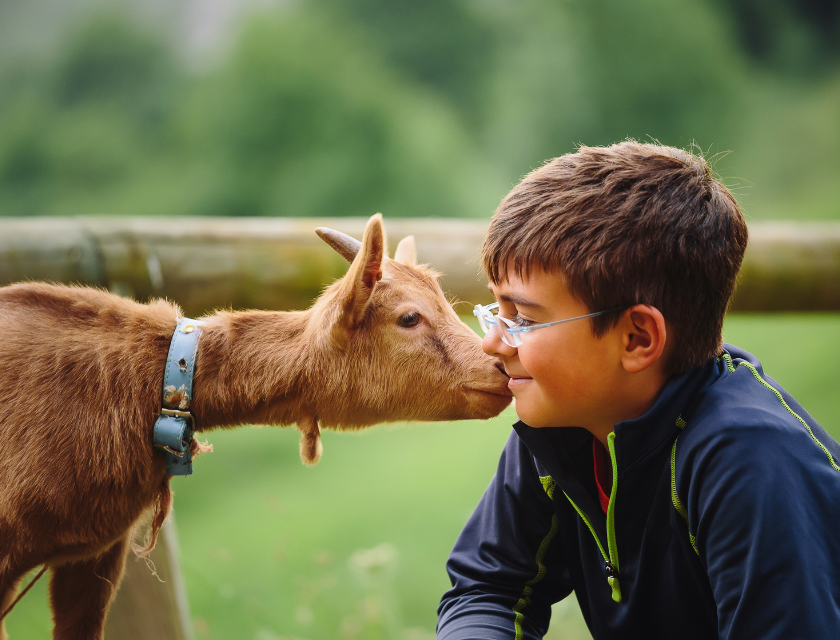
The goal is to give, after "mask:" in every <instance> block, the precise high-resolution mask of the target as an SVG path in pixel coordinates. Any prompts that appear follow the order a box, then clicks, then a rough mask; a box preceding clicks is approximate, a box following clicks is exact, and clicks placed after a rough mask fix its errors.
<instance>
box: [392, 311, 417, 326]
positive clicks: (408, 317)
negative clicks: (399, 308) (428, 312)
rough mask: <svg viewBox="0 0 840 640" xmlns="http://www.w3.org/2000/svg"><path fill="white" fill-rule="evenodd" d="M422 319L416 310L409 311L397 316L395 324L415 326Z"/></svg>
mask: <svg viewBox="0 0 840 640" xmlns="http://www.w3.org/2000/svg"><path fill="white" fill-rule="evenodd" d="M422 319H423V317H422V316H421V315H420V314H419V313H417V312H416V311H409V312H408V313H404V314H402V315H401V316H400V317H399V319H398V320H397V324H398V325H400V326H401V327H416V326H417V325H418V324H420V320H422Z"/></svg>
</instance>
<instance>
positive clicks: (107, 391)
mask: <svg viewBox="0 0 840 640" xmlns="http://www.w3.org/2000/svg"><path fill="white" fill-rule="evenodd" d="M319 235H321V237H322V238H324V239H325V240H326V241H327V242H328V243H329V244H330V245H331V246H333V248H335V249H336V250H338V251H339V253H341V254H342V255H343V256H344V257H345V258H347V259H348V260H349V261H351V266H350V269H349V270H348V272H347V274H346V275H345V276H344V277H343V278H342V279H340V280H338V281H337V282H335V283H334V284H332V285H331V286H329V287H328V288H327V289H326V290H325V291H324V293H323V294H322V295H321V296H320V298H319V299H318V300H317V301H316V302H315V304H314V305H313V306H312V307H311V308H310V309H308V310H306V311H299V312H289V313H281V312H265V311H243V312H236V313H233V312H227V311H219V312H216V313H215V314H213V315H210V316H208V317H205V318H203V321H204V323H205V324H204V325H202V327H201V331H202V335H201V337H200V340H199V342H198V352H197V355H196V363H195V377H194V386H193V398H192V399H191V401H190V407H189V409H190V411H191V412H192V415H193V418H194V420H195V424H194V427H195V429H196V431H197V432H202V431H208V430H211V429H215V428H219V427H234V426H239V425H243V424H272V425H290V424H297V427H298V429H299V430H300V431H301V433H302V436H301V447H300V453H301V458H302V459H303V461H304V462H305V463H307V464H313V463H315V462H317V460H318V459H319V457H320V455H321V450H322V449H321V441H320V429H321V428H331V429H359V428H362V427H365V426H369V425H373V424H376V423H380V422H387V421H395V420H457V419H465V418H482V419H484V418H490V417H492V416H495V415H497V414H498V413H499V412H501V410H502V409H504V408H505V407H506V406H507V405H508V403H509V402H510V400H511V396H510V392H509V390H508V388H507V377H506V376H505V375H504V373H503V372H502V371H501V370H500V367H499V366H498V363H497V362H496V361H495V360H494V359H493V358H491V357H489V356H487V355H485V354H484V353H483V352H482V350H481V346H480V340H479V338H478V336H476V335H475V334H474V333H473V332H472V331H471V330H470V329H469V328H468V327H467V326H466V325H464V324H463V323H462V322H461V321H460V320H459V319H458V316H457V315H456V314H455V312H454V311H453V310H452V308H451V307H450V306H449V304H448V303H447V301H446V299H445V298H444V295H443V292H442V291H441V289H440V286H439V285H438V283H437V275H438V274H436V273H435V272H434V271H432V270H431V269H428V268H427V267H425V266H423V265H417V264H416V258H415V251H414V244H413V239H412V238H410V237H409V238H406V239H404V240H403V241H402V242H401V243H400V244H399V246H398V247H397V250H396V255H395V257H394V259H393V260H390V259H388V257H387V255H386V239H385V234H384V230H383V227H382V219H381V216H380V215H379V214H377V215H375V216H373V217H372V218H371V219H370V221H369V222H368V224H367V227H366V229H365V234H364V239H363V241H362V242H361V243H359V242H358V241H356V240H354V239H352V238H350V237H348V236H344V235H343V234H339V233H337V232H334V231H331V230H323V229H321V230H319ZM180 316H181V312H180V310H179V309H178V307H176V306H175V305H173V304H171V303H169V302H165V301H163V300H156V301H153V302H151V303H149V304H139V303H137V302H133V301H131V300H127V299H124V298H120V297H118V296H115V295H112V294H110V293H106V292H104V291H101V290H97V289H91V288H85V287H66V286H57V285H49V284H43V283H24V284H17V285H12V286H8V287H3V288H0V336H2V339H0V613H2V612H3V611H4V610H6V608H7V607H8V606H9V605H10V604H11V603H12V602H13V599H14V594H15V592H16V591H17V588H18V586H19V583H20V580H21V578H22V576H23V575H25V574H26V573H27V572H28V571H30V570H31V569H33V568H35V567H37V566H39V565H42V564H43V565H45V567H47V568H49V570H50V571H51V581H50V600H51V606H52V611H53V619H54V630H53V638H54V639H56V640H99V639H101V638H102V630H103V626H104V621H105V615H106V611H107V608H108V604H109V603H110V601H111V599H112V597H113V594H114V592H115V590H116V588H117V586H118V585H119V582H120V579H121V577H122V573H123V567H124V563H125V557H126V554H127V553H128V551H129V547H130V546H131V545H130V542H131V537H132V534H133V531H134V528H135V526H136V524H137V523H138V521H139V520H140V519H141V516H142V515H143V514H144V512H148V511H149V510H150V509H154V517H153V523H152V524H153V535H152V541H151V543H150V545H149V547H148V550H150V549H151V548H152V546H153V545H154V538H155V537H156V535H157V531H158V530H159V528H160V526H161V525H162V524H163V520H164V518H165V516H166V514H167V513H168V511H169V509H170V505H171V500H172V494H171V492H170V488H169V481H170V476H168V475H167V471H166V462H165V460H164V456H163V454H161V453H160V452H157V451H156V450H155V449H154V448H153V446H152V427H153V424H154V423H155V420H156V417H157V415H158V414H159V412H160V409H161V387H162V383H163V371H164V364H165V363H166V360H167V354H168V349H169V344H170V341H171V339H172V334H173V330H174V329H175V326H176V323H177V322H178V319H179V317H180ZM207 449H209V447H204V448H202V445H199V444H198V442H197V440H195V439H193V441H192V443H191V450H192V452H193V454H195V455H197V454H198V453H200V452H201V451H202V450H207ZM5 637H6V634H5V632H4V631H3V627H2V622H0V640H5Z"/></svg>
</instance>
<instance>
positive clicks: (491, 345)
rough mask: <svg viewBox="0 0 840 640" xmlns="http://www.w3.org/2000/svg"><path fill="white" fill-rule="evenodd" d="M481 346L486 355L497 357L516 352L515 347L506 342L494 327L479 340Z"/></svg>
mask: <svg viewBox="0 0 840 640" xmlns="http://www.w3.org/2000/svg"><path fill="white" fill-rule="evenodd" d="M481 348H482V349H483V350H484V353H486V354H487V355H488V356H494V357H497V358H498V357H500V356H512V355H513V354H515V353H516V347H511V346H510V345H509V344H506V343H505V342H504V341H503V340H502V338H501V336H499V332H498V330H497V329H496V328H495V327H494V328H493V329H491V330H490V331H488V332H487V334H486V335H485V336H484V339H483V340H482V341H481Z"/></svg>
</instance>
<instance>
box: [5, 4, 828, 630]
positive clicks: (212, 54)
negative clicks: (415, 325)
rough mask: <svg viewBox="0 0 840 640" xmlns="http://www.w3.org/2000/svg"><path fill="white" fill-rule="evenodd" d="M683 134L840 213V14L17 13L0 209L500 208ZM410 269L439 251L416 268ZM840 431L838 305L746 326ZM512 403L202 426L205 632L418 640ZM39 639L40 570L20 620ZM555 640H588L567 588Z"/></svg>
mask: <svg viewBox="0 0 840 640" xmlns="http://www.w3.org/2000/svg"><path fill="white" fill-rule="evenodd" d="M626 137H634V138H637V139H640V140H658V141H660V142H662V143H665V144H671V145H675V146H681V147H689V146H692V147H694V148H695V150H699V151H702V152H703V153H704V154H705V155H706V156H707V157H709V158H711V159H712V160H713V162H714V166H715V169H716V171H717V173H718V174H719V175H720V176H721V177H722V179H723V180H724V182H725V183H726V184H727V185H728V186H730V188H732V190H733V191H734V192H735V193H736V195H737V197H738V198H739V200H740V202H741V204H742V206H743V208H744V210H745V212H746V214H747V215H748V218H749V219H750V220H751V221H761V220H772V219H789V220H794V221H800V220H815V219H822V220H838V219H840V206H838V204H837V203H838V202H840V151H839V150H840V2H838V1H836V0H828V1H826V0H799V1H796V2H795V1H794V0H765V1H759V0H696V1H693V2H689V1H687V0H670V1H666V0H637V1H636V2H633V3H627V2H619V1H618V0H587V1H584V0H566V1H564V2H554V3H547V2H537V1H535V0H461V1H456V0H425V1H424V2H420V1H414V2H412V1H408V0H333V1H331V2H328V1H326V0H283V1H279V0H274V1H272V0H212V1H199V0H189V1H187V0H169V1H164V0H146V1H144V2H141V1H140V0H135V1H133V2H132V1H128V0H113V1H110V2H104V1H102V0H79V1H77V2H73V3H67V2H62V1H60V0H28V1H24V0H1V1H0V215H6V216H35V215H69V216H72V215H82V214H84V215H88V214H96V213H103V214H121V215H156V216H180V215H185V214H195V215H224V216H314V215H317V216H325V215H328V216H343V215H347V216H368V215H370V214H371V213H374V212H376V211H381V212H383V213H384V214H385V215H386V216H415V217H422V216H441V217H444V216H445V217H449V216H455V217H477V218H485V219H486V218H488V217H489V216H490V214H491V213H492V211H493V209H494V207H495V205H496V204H497V203H498V201H499V200H500V199H501V198H502V196H503V195H504V194H505V193H506V192H507V191H508V190H509V189H510V187H511V186H512V185H513V184H515V183H516V182H517V181H518V180H519V178H520V177H521V176H522V175H523V174H524V173H526V172H527V171H529V170H530V169H532V168H534V167H536V166H539V165H540V164H541V163H542V162H543V161H545V160H546V159H548V158H550V157H554V156H557V155H560V154H562V153H565V152H568V151H572V150H574V149H575V147H576V145H579V144H587V145H598V144H610V143H613V142H616V141H619V140H622V139H624V138H626ZM421 258H422V256H421ZM725 337H726V339H727V340H728V341H731V342H734V343H737V344H739V345H740V346H743V347H745V348H747V349H749V350H751V351H753V352H754V353H756V354H757V355H758V356H759V357H760V358H761V359H762V360H763V361H764V364H765V367H766V370H767V372H768V373H769V375H771V376H773V377H774V378H776V379H777V380H778V381H779V382H781V383H782V384H783V385H784V386H786V387H787V388H788V390H790V391H791V392H792V393H793V394H794V395H795V396H796V397H797V398H798V399H799V400H800V401H801V402H802V404H803V405H804V406H805V407H806V408H808V409H809V410H810V411H811V412H812V414H813V415H814V416H815V417H816V419H817V420H819V421H820V422H821V423H822V424H823V425H824V426H825V427H826V428H827V429H828V430H829V431H830V432H832V433H833V435H834V436H835V437H838V436H840V419H838V416H840V394H838V393H837V388H836V382H832V381H836V380H838V379H840V365H839V364H838V362H840V316H838V315H837V314H811V315H809V314H800V315H775V316H771V315H760V316H732V317H730V318H728V320H727V323H726V327H725ZM514 419H515V414H514V412H513V410H512V409H509V410H508V411H506V412H505V413H504V414H503V415H502V416H501V417H499V418H497V419H495V420H491V421H489V422H486V423H478V422H462V423H452V424H437V425H413V426H398V427H390V426H388V427H379V428H376V429H373V430H371V431H368V432H365V433H363V434H358V435H352V436H349V435H339V434H332V433H328V434H326V435H325V438H324V445H325V454H324V458H323V460H322V461H321V462H320V463H319V464H318V465H317V466H316V467H315V468H313V469H306V468H303V467H302V466H301V465H300V462H299V460H298V455H297V435H296V432H295V431H294V430H292V429H287V430H280V429H254V428H246V429H240V430H237V431H233V432H229V433H214V434H210V441H211V442H212V443H213V444H214V445H215V447H216V451H215V453H213V454H212V455H208V456H206V457H204V458H202V459H201V460H200V461H199V462H198V463H197V472H196V474H195V475H194V476H191V477H189V478H182V479H176V480H175V481H174V482H173V486H174V487H175V490H176V494H177V497H176V500H175V504H176V510H177V517H178V529H179V536H180V541H181V547H182V555H183V559H182V561H183V568H184V573H185V578H186V584H187V589H188V593H189V599H190V606H191V612H192V617H193V622H194V625H195V630H196V637H197V639H198V640H201V639H204V638H214V639H227V638H237V639H239V638H245V639H248V640H281V639H282V640H293V639H294V640H335V639H349V640H353V639H355V638H360V639H371V640H377V639H379V638H382V639H388V640H397V639H399V640H430V639H431V638H433V629H434V624H435V607H436V605H437V601H438V599H439V597H440V594H441V593H442V591H443V590H444V589H445V588H446V587H447V585H448V581H447V577H446V574H445V572H444V568H443V565H444V562H445V559H446V556H447V554H448V552H449V549H450V548H451V546H452V544H453V542H454V540H455V537H456V536H457V534H458V532H459V530H460V528H461V526H462V525H463V523H464V521H465V520H466V518H467V516H468V515H469V513H470V511H471V509H472V507H473V506H474V504H475V502H476V501H477V500H478V498H479V496H480V495H481V493H482V491H483V489H484V487H485V486H486V485H487V483H488V481H489V479H490V477H491V475H492V473H493V471H494V469H495V464H496V461H497V458H498V454H499V451H500V450H501V447H502V445H503V443H504V441H505V439H506V438H507V436H508V433H509V431H510V424H511V423H512V422H513V420H514ZM7 627H8V630H9V632H10V635H11V638H12V640H16V639H27V640H29V639H33V640H40V639H42V638H48V637H49V627H50V624H49V614H48V610H47V607H46V596H45V584H41V583H39V585H38V586H37V587H36V589H35V591H33V593H32V594H30V595H29V596H27V597H26V598H25V599H24V600H23V601H22V602H21V603H20V605H18V607H17V608H16V609H15V611H14V613H13V614H12V615H11V616H10V618H9V619H8V621H7ZM548 637H549V638H551V639H552V640H559V639H561V638H566V639H570V638H585V637H587V636H586V633H585V629H584V628H583V627H582V626H581V622H580V616H579V614H578V613H577V612H576V611H575V607H574V603H569V602H566V603H561V604H560V605H558V606H557V607H556V610H555V618H554V622H553V624H552V630H551V632H550V634H549V636H548Z"/></svg>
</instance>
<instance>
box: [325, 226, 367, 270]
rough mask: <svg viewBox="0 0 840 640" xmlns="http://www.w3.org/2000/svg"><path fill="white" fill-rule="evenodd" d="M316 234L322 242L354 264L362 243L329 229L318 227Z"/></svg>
mask: <svg viewBox="0 0 840 640" xmlns="http://www.w3.org/2000/svg"><path fill="white" fill-rule="evenodd" d="M315 233H317V234H318V237H319V238H321V240H323V241H324V242H326V243H327V244H328V245H330V246H331V247H332V248H333V249H335V250H336V251H338V253H340V254H341V256H342V257H343V258H344V259H345V260H347V262H353V258H355V257H356V254H357V253H359V249H361V248H362V243H361V242H359V241H358V240H356V239H355V238H351V237H350V236H348V235H347V234H346V233H341V232H340V231H335V230H333V229H328V228H327V227H318V228H317V229H315Z"/></svg>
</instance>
